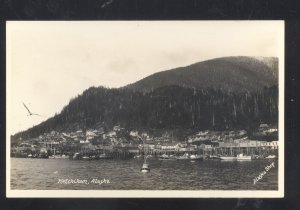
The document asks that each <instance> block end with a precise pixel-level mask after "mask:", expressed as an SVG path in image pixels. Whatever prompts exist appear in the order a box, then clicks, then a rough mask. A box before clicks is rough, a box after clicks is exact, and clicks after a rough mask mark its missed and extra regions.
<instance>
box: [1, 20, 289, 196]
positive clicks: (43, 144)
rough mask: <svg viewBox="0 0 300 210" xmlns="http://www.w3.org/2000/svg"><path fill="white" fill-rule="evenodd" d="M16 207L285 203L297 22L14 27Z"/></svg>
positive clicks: (9, 134)
mask: <svg viewBox="0 0 300 210" xmlns="http://www.w3.org/2000/svg"><path fill="white" fill-rule="evenodd" d="M6 113H7V115H6V193H7V196H8V197H103V198H109V197H112V198H113V197H133V198H135V197H137V198H138V197H154V198H155V197H170V198H176V197H182V198H189V197H191V198H211V197H212V198H213V197H220V198H222V197H247V198H259V197H266V198H269V197H271V198H280V197H283V196H284V141H285V139H284V21H7V22H6Z"/></svg>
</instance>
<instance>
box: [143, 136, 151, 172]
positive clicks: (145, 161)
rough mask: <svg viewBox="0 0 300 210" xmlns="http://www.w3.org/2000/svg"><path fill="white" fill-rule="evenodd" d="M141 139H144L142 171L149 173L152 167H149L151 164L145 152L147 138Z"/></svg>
mask: <svg viewBox="0 0 300 210" xmlns="http://www.w3.org/2000/svg"><path fill="white" fill-rule="evenodd" d="M141 140H142V141H143V151H144V153H143V154H144V163H143V165H142V168H141V172H142V173H148V172H150V168H149V164H148V163H147V157H148V156H147V155H146V153H145V139H143V138H141Z"/></svg>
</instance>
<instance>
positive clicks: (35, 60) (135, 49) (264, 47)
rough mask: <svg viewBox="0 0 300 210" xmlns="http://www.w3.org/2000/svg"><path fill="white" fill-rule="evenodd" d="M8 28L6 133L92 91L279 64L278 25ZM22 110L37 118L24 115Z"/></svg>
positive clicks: (11, 24)
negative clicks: (189, 71)
mask: <svg viewBox="0 0 300 210" xmlns="http://www.w3.org/2000/svg"><path fill="white" fill-rule="evenodd" d="M6 27H7V28H6V49H7V51H6V58H7V60H6V63H7V68H6V72H7V78H6V81H7V87H6V92H7V100H6V101H7V127H8V130H9V131H8V132H10V133H11V134H15V133H17V132H19V131H22V130H26V129H28V128H30V127H32V126H34V125H38V124H39V123H41V122H42V121H45V120H47V119H48V118H50V117H52V116H54V115H55V113H59V112H60V111H61V110H62V108H63V107H64V106H66V105H67V104H68V102H69V101H70V99H71V98H74V97H76V96H77V95H79V94H81V93H82V92H83V91H84V90H85V89H87V88H89V87H91V86H96V87H97V86H105V87H110V88H112V87H122V86H125V85H127V84H130V83H133V82H136V81H138V80H140V79H142V78H144V77H146V76H149V75H151V74H153V73H155V72H159V71H163V70H168V69H172V68H176V67H181V66H187V65H190V64H193V63H196V62H199V61H204V60H207V59H213V58H217V57H224V56H264V57H269V56H272V57H279V56H280V55H281V54H282V51H283V36H284V34H283V28H284V23H283V21H8V22H7V26H6ZM279 62H280V60H279ZM23 103H25V104H26V105H27V107H28V108H29V109H30V111H31V112H33V113H38V114H40V115H42V117H41V116H34V115H33V116H28V112H27V110H26V109H25V107H24V106H23Z"/></svg>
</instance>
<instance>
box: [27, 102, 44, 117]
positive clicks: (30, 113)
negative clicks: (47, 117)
mask: <svg viewBox="0 0 300 210" xmlns="http://www.w3.org/2000/svg"><path fill="white" fill-rule="evenodd" d="M23 105H24V107H25V108H26V109H27V111H28V113H29V115H28V116H31V115H37V116H40V117H41V115H39V114H36V113H32V112H31V111H30V110H29V109H28V107H27V106H26V105H25V104H24V102H23Z"/></svg>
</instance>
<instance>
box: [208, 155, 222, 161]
mask: <svg viewBox="0 0 300 210" xmlns="http://www.w3.org/2000/svg"><path fill="white" fill-rule="evenodd" d="M208 159H213V160H219V159H220V156H218V155H209V156H208Z"/></svg>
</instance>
